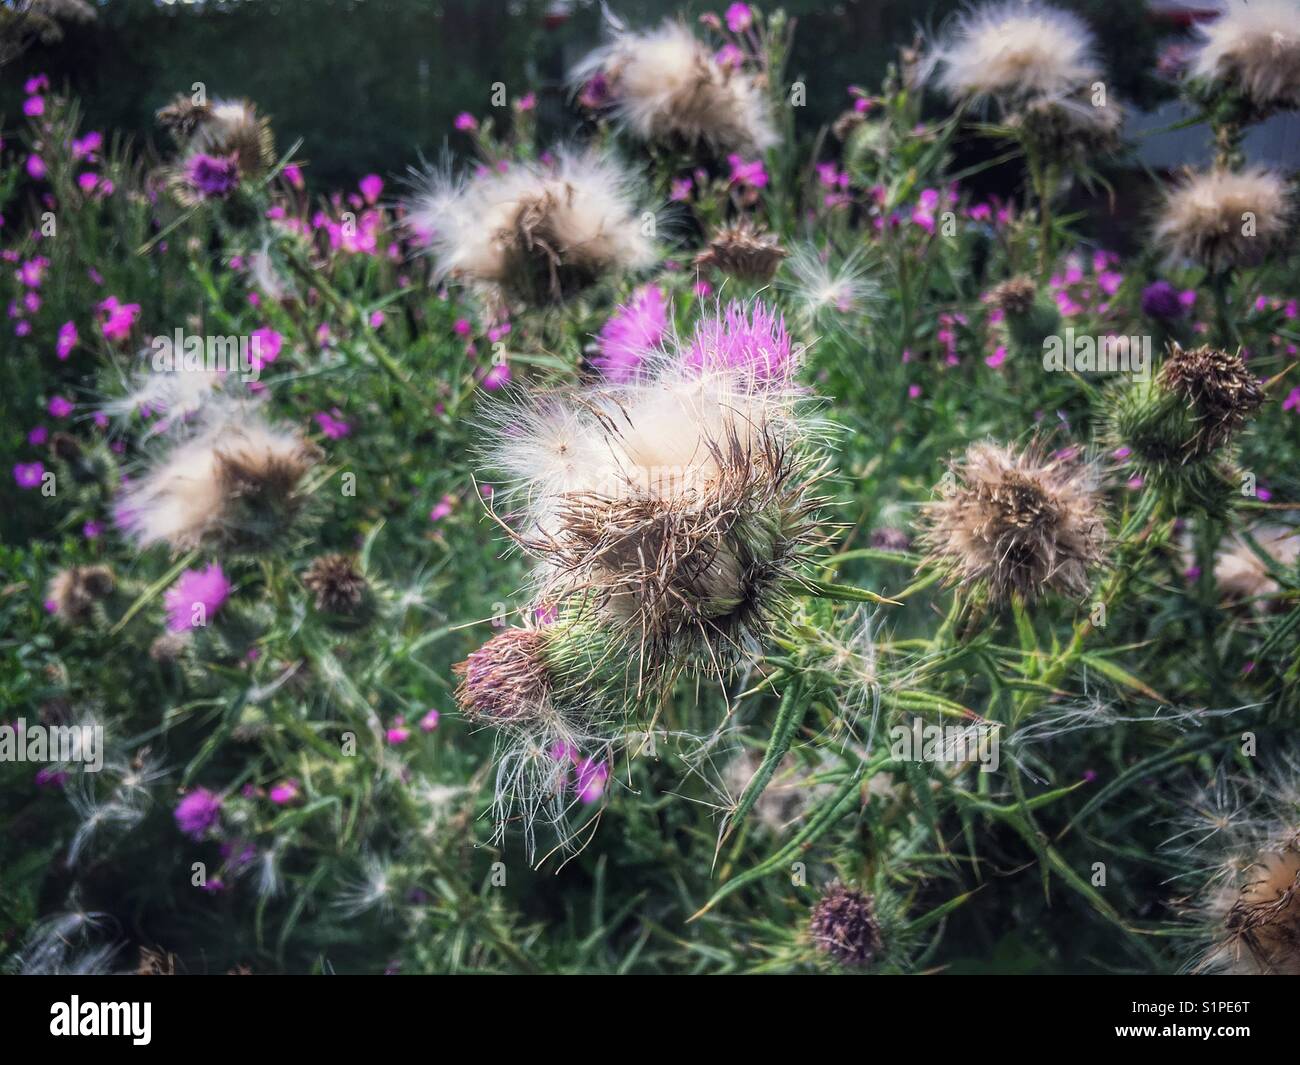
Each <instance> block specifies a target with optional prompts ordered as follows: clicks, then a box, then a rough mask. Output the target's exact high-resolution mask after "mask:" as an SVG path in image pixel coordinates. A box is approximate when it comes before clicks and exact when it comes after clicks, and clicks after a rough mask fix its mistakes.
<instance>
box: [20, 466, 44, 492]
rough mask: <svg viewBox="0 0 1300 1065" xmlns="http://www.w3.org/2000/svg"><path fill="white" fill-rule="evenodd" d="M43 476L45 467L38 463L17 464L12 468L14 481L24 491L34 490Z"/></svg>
mask: <svg viewBox="0 0 1300 1065" xmlns="http://www.w3.org/2000/svg"><path fill="white" fill-rule="evenodd" d="M44 476H45V465H44V464H43V463H40V462H19V463H17V464H16V465H15V466H14V480H15V481H17V482H18V487H19V488H21V489H23V490H24V491H25V490H27V489H28V488H35V487H36V486H37V485H38V484H40V483H41V478H42V477H44Z"/></svg>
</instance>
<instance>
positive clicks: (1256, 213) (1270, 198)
mask: <svg viewBox="0 0 1300 1065" xmlns="http://www.w3.org/2000/svg"><path fill="white" fill-rule="evenodd" d="M1291 213H1292V205H1291V197H1290V194H1289V193H1288V191H1287V187H1286V184H1285V183H1284V182H1283V180H1282V178H1280V177H1279V176H1278V175H1277V174H1275V173H1273V172H1272V171H1269V170H1265V169H1263V168H1262V167H1251V168H1248V169H1245V170H1241V171H1234V170H1229V169H1226V168H1215V169H1212V170H1207V171H1204V172H1202V173H1199V174H1190V175H1188V176H1187V177H1186V178H1184V179H1183V180H1182V181H1181V182H1180V183H1179V184H1177V185H1176V186H1174V187H1173V188H1172V189H1171V190H1170V191H1169V192H1168V193H1167V194H1166V197H1165V201H1164V204H1163V207H1162V208H1161V211H1160V215H1159V217H1158V218H1157V219H1156V224H1155V237H1156V240H1157V241H1158V242H1159V243H1160V244H1162V245H1163V246H1164V248H1165V250H1166V251H1167V252H1168V253H1169V254H1170V255H1171V256H1173V257H1174V258H1181V259H1190V260H1192V261H1193V262H1195V263H1198V264H1199V265H1201V266H1204V267H1206V268H1207V269H1209V270H1211V271H1224V270H1227V269H1231V268H1234V267H1240V266H1251V265H1255V264H1258V263H1260V262H1262V261H1263V260H1264V259H1265V258H1266V257H1267V256H1268V254H1269V253H1270V252H1271V251H1274V250H1275V249H1277V248H1278V247H1279V246H1281V244H1282V243H1283V241H1284V240H1286V239H1287V238H1288V236H1289V233H1290V225H1289V222H1290V218H1291Z"/></svg>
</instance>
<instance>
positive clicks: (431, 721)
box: [420, 710, 442, 732]
mask: <svg viewBox="0 0 1300 1065" xmlns="http://www.w3.org/2000/svg"><path fill="white" fill-rule="evenodd" d="M441 716H442V715H441V714H439V713H438V711H437V710H430V711H429V712H428V713H427V714H425V715H424V717H422V718H420V731H421V732H432V731H433V730H434V729H436V728H437V727H438V719H439V718H440V717H441Z"/></svg>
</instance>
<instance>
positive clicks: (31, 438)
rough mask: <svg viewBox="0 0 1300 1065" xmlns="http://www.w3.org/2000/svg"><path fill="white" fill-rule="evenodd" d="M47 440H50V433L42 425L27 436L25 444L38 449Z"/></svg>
mask: <svg viewBox="0 0 1300 1065" xmlns="http://www.w3.org/2000/svg"><path fill="white" fill-rule="evenodd" d="M49 438H50V431H49V430H48V429H46V428H45V426H43V425H38V426H36V428H34V429H33V430H32V431H31V432H30V433H28V434H27V442H28V443H29V444H31V445H32V447H39V446H40V445H41V444H43V443H45V441H47V440H48V439H49Z"/></svg>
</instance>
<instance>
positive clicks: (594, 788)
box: [573, 5, 743, 804]
mask: <svg viewBox="0 0 1300 1065" xmlns="http://www.w3.org/2000/svg"><path fill="white" fill-rule="evenodd" d="M741 6H743V5H741ZM574 777H575V780H574V782H573V790H574V791H576V792H577V793H578V798H579V799H580V800H581V801H582V802H584V803H588V804H590V803H593V802H599V801H600V797H601V796H602V795H603V794H604V793H605V781H607V780H608V779H609V765H608V764H607V763H605V762H593V761H592V760H591V759H590V758H583V759H582V760H581V761H579V762H577V763H576V765H575V768H574Z"/></svg>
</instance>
